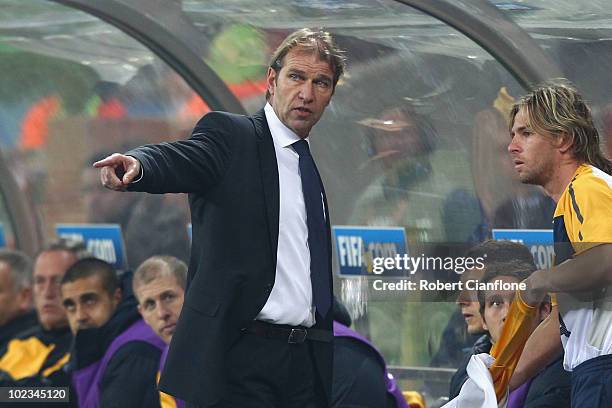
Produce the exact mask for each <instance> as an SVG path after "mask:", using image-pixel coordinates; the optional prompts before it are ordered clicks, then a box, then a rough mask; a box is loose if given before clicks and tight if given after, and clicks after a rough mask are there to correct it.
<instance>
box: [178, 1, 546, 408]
mask: <svg viewBox="0 0 612 408" xmlns="http://www.w3.org/2000/svg"><path fill="white" fill-rule="evenodd" d="M183 9H184V11H185V12H186V14H187V15H188V16H189V18H190V19H191V20H192V21H193V22H194V24H196V25H197V26H198V27H199V28H200V29H201V31H202V32H203V33H204V35H205V36H206V37H207V38H208V39H209V40H208V41H207V43H208V44H209V49H208V53H207V55H205V56H203V57H204V59H205V60H206V61H208V62H209V63H210V64H211V66H213V67H214V68H215V69H217V70H218V74H219V75H220V76H221V77H222V78H223V79H224V80H226V81H227V82H228V83H230V86H231V84H233V83H234V81H237V82H238V83H258V82H260V81H263V78H264V72H265V67H266V63H267V61H266V58H264V56H265V55H270V54H271V52H272V51H273V50H274V49H275V48H276V47H277V46H278V44H279V43H280V41H282V39H283V38H284V37H285V36H286V35H287V34H288V33H289V32H291V31H293V30H294V29H298V28H301V27H319V26H323V27H325V28H326V29H328V30H330V31H331V32H332V33H333V34H334V35H335V36H336V38H337V40H338V42H339V44H340V45H341V46H342V47H343V48H345V49H346V50H347V55H348V57H349V70H348V74H347V75H346V77H345V78H344V79H343V80H341V82H340V83H339V84H338V87H337V89H336V92H335V95H334V97H333V99H332V102H331V104H330V106H329V108H328V109H327V112H326V113H325V115H324V117H323V119H322V121H321V123H320V124H318V125H317V126H316V127H315V128H314V129H313V133H312V148H313V151H314V153H315V157H316V160H317V164H318V166H319V169H320V170H321V172H322V176H323V178H324V181H325V186H326V191H327V195H328V198H329V200H330V205H331V217H332V221H333V222H332V224H333V225H336V226H338V225H351V226H368V227H378V228H383V227H391V226H394V227H400V228H402V229H404V230H405V232H406V236H407V241H408V247H409V250H410V251H411V253H414V254H421V253H422V252H421V251H423V253H425V254H432V253H436V251H437V250H438V249H439V248H440V247H443V246H444V245H446V244H448V243H451V242H452V243H463V244H466V245H470V244H473V243H476V242H481V241H482V240H484V239H487V238H489V237H490V236H491V229H492V228H550V220H551V217H552V207H553V203H552V201H551V200H550V199H548V198H546V197H545V196H544V195H543V194H542V193H541V192H540V190H538V189H535V188H531V187H526V186H523V185H521V184H520V183H519V182H518V181H517V180H516V178H515V174H514V169H513V168H512V166H511V163H510V160H509V158H508V155H507V151H506V147H507V144H508V142H509V136H508V129H507V122H506V117H507V113H508V111H509V109H510V106H511V104H512V103H513V101H514V99H515V98H516V97H518V96H520V95H521V94H523V93H524V92H525V90H524V89H522V88H521V87H520V86H519V85H518V83H517V82H516V81H515V80H514V78H513V77H512V76H511V75H510V74H509V73H508V72H507V71H506V70H505V69H504V68H503V67H502V66H501V65H500V64H499V63H498V62H497V61H495V60H494V59H493V58H492V57H491V56H490V55H489V54H488V53H487V52H486V51H484V50H483V49H481V48H480V47H479V46H478V45H477V44H475V43H474V42H473V41H471V40H470V39H468V38H467V37H465V36H464V35H462V34H460V33H459V32H457V31H455V30H454V29H452V28H450V27H448V26H446V25H444V24H443V23H441V22H439V21H437V20H435V19H434V18H432V17H430V16H427V15H425V14H423V13H420V12H418V11H415V10H413V9H411V8H410V7H407V6H405V5H403V4H400V3H398V2H394V1H383V0H376V1H366V0H347V1H325V0H321V1H310V2H302V1H289V2H273V1H264V2H253V1H248V0H233V1H212V2H211V1H204V0H197V1H196V0H191V1H184V2H183ZM235 33H240V34H241V35H238V34H235ZM221 39H223V41H222V40H221ZM244 40H248V43H249V44H251V46H250V47H249V48H251V47H252V46H254V45H253V44H257V52H253V50H251V51H252V54H249V55H250V59H249V61H248V62H247V61H243V60H240V58H241V57H242V56H243V54H241V53H239V52H235V53H234V52H233V50H235V49H236V47H240V44H241V43H242V42H243V41H244ZM262 49H263V50H264V52H263V53H262V52H260V51H261V50H262ZM224 52H225V53H226V54H225V55H224V58H226V59H224V60H223V61H224V62H223V63H220V64H217V63H214V62H213V61H215V59H217V58H219V55H220V54H223V53H224ZM228 64H229V65H231V66H235V67H237V69H242V68H244V69H245V71H244V72H243V74H242V75H238V76H236V77H235V78H234V79H229V78H228V75H229V72H227V71H226V70H224V67H226V66H227V65H228ZM247 67H248V68H249V70H248V73H247V70H246V68H247ZM251 67H253V69H252V70H251ZM255 67H258V68H257V69H256V68H255ZM258 70H259V72H258ZM243 101H244V99H243ZM249 102H252V103H247V104H246V105H247V107H248V109H249V110H250V111H251V112H253V111H255V110H257V109H259V108H261V106H262V105H263V103H264V100H263V90H262V91H261V93H260V94H259V95H258V96H257V98H256V99H255V100H254V101H249ZM334 252H336V251H334ZM366 252H367V251H366ZM366 256H367V255H366ZM334 257H335V258H334V268H335V271H336V272H339V270H340V266H339V265H340V260H339V259H338V255H337V253H334ZM363 259H365V257H364V258H363ZM363 262H364V263H365V262H366V261H363ZM369 266H370V272H371V262H370V265H369ZM365 267H366V268H367V267H368V265H365ZM435 277H436V275H433V274H430V275H429V276H426V278H427V279H429V280H431V279H434V278H435ZM374 280H375V277H374V275H371V274H370V276H369V277H357V278H356V277H351V278H349V277H338V279H337V281H336V285H335V288H336V295H337V296H338V297H339V298H340V299H341V300H342V301H343V303H344V304H345V305H346V306H347V307H348V309H349V312H350V314H351V316H352V317H353V327H354V328H356V329H357V330H358V331H359V332H361V333H363V334H365V335H367V336H368V337H370V338H371V339H372V340H373V342H374V344H376V346H377V347H379V348H380V350H381V351H382V353H383V355H384V356H385V358H386V360H387V363H388V364H391V365H397V366H404V367H406V366H412V367H422V366H432V367H456V366H457V365H458V364H459V361H460V359H461V358H462V356H463V353H464V352H465V349H468V348H469V347H471V346H472V344H473V343H474V341H475V339H476V337H474V336H469V335H468V334H467V333H466V329H465V322H464V319H463V317H462V316H461V314H459V312H458V310H457V306H456V305H455V304H454V302H453V301H452V300H453V299H446V300H447V301H446V302H441V301H438V302H433V301H431V300H432V299H431V297H430V298H426V299H425V298H420V297H418V296H416V295H414V296H413V295H412V294H407V293H405V292H404V293H391V292H389V291H387V292H377V291H375V290H373V287H372V285H373V282H374ZM449 300H450V301H449ZM416 372H418V370H416ZM452 372H453V370H451V369H449V370H447V371H444V370H442V371H441V373H442V374H444V375H446V376H447V377H446V379H445V380H442V381H433V380H427V381H409V382H405V383H404V384H403V385H404V388H405V389H416V390H420V391H423V392H425V393H426V394H427V396H428V401H429V402H430V403H433V401H435V400H436V399H437V398H439V397H441V396H446V395H447V393H448V382H447V381H448V377H449V376H450V373H452ZM431 373H432V376H431V377H433V376H434V375H433V373H434V372H433V370H432V371H431ZM437 373H439V372H437ZM437 373H436V374H435V376H438V374H437ZM442 374H440V375H439V376H440V377H444V375H442ZM434 404H435V403H434ZM434 406H435V405H434Z"/></svg>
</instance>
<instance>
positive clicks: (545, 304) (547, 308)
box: [540, 302, 552, 320]
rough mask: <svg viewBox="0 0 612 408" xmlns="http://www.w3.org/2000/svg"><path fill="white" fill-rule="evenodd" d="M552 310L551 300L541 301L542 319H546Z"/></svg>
mask: <svg viewBox="0 0 612 408" xmlns="http://www.w3.org/2000/svg"><path fill="white" fill-rule="evenodd" d="M551 310H552V306H551V305H550V302H542V303H540V317H541V319H542V320H544V319H546V318H547V317H548V315H550V312H551Z"/></svg>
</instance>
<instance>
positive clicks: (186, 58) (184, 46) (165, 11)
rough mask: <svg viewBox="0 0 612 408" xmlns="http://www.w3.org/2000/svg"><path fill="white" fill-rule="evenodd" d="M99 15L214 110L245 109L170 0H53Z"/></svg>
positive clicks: (189, 23) (236, 111)
mask: <svg viewBox="0 0 612 408" xmlns="http://www.w3.org/2000/svg"><path fill="white" fill-rule="evenodd" d="M50 1H53V2H55V3H60V4H63V5H65V6H69V7H72V8H75V9H79V10H81V11H84V12H86V13H88V14H90V15H93V16H95V17H98V18H99V19H101V20H103V21H106V22H107V23H109V24H111V25H113V26H115V27H117V28H118V29H120V30H121V31H123V32H125V33H126V34H128V35H129V36H131V37H133V38H135V39H136V40H138V41H139V42H141V43H142V44H143V45H145V46H146V47H147V48H149V49H150V50H151V51H152V52H153V53H154V54H156V55H157V56H159V57H160V58H161V59H163V60H164V61H165V62H166V63H167V64H168V65H169V66H171V67H172V68H173V69H175V70H176V71H177V72H178V74H179V75H181V76H182V77H183V78H184V79H185V81H186V82H187V83H188V84H189V85H190V86H191V87H192V88H193V90H194V91H195V92H197V93H198V94H199V95H200V96H201V97H202V98H203V99H204V100H205V101H206V103H207V104H208V106H210V108H211V109H213V110H224V111H229V112H234V113H245V112H246V111H245V109H244V107H243V106H242V104H241V103H240V101H239V100H238V99H237V98H236V97H235V96H234V94H232V93H231V92H230V90H229V89H228V87H227V86H226V85H225V83H224V82H223V81H222V80H221V78H219V76H218V75H217V74H216V73H215V72H214V71H213V70H212V69H211V68H210V67H209V66H208V65H207V64H206V63H205V62H204V60H203V59H202V55H203V52H202V46H201V45H199V43H198V40H200V39H201V38H202V33H201V32H199V31H198V30H197V29H196V28H195V27H194V26H193V24H192V23H191V22H190V21H189V20H188V19H186V18H185V17H184V16H183V15H182V14H181V13H180V11H181V10H177V7H178V6H180V5H178V4H177V3H175V2H173V1H169V0H144V1H143V0H131V1H129V0H128V1H129V4H126V3H124V2H121V1H117V0H96V1H91V0H50Z"/></svg>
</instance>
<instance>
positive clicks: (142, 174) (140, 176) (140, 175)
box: [128, 155, 144, 184]
mask: <svg viewBox="0 0 612 408" xmlns="http://www.w3.org/2000/svg"><path fill="white" fill-rule="evenodd" d="M128 156H129V155H128ZM130 157H134V156H130ZM134 158H135V159H136V160H138V159H137V158H136V157H134ZM138 163H139V164H140V173H139V175H138V178H137V179H136V180H134V181H131V182H130V184H136V183H138V182H139V181H140V180H142V178H143V177H144V169H143V168H142V163H140V160H138Z"/></svg>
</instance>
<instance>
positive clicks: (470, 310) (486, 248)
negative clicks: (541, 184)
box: [449, 240, 535, 399]
mask: <svg viewBox="0 0 612 408" xmlns="http://www.w3.org/2000/svg"><path fill="white" fill-rule="evenodd" d="M466 257H468V258H471V259H476V258H483V259H484V268H480V269H479V268H474V269H469V270H467V271H465V273H464V274H463V275H462V276H461V281H462V282H463V283H464V284H465V282H467V281H468V280H478V281H480V280H482V278H483V276H484V274H485V271H486V270H487V265H490V264H493V263H501V264H504V263H508V262H513V261H521V262H525V263H527V264H530V265H532V267H535V265H534V262H533V256H532V255H531V252H530V251H529V248H527V247H526V246H525V245H523V244H519V243H516V242H512V241H495V240H488V241H485V242H483V243H481V244H478V245H475V246H474V247H472V248H471V249H470V250H469V251H468V253H467V254H466ZM457 305H458V306H459V308H460V309H461V314H462V315H463V317H464V319H465V324H466V326H467V332H468V333H470V334H481V336H480V337H479V338H478V339H477V340H476V342H475V343H474V346H473V347H472V349H471V350H470V351H469V353H467V354H466V355H465V357H464V359H463V361H462V362H461V364H459V368H458V369H457V371H456V372H455V374H454V375H453V377H452V379H451V383H450V392H449V399H453V398H455V397H456V396H457V395H459V391H460V390H461V386H462V385H463V383H464V382H465V380H467V378H468V375H467V372H466V367H467V365H468V363H469V361H470V358H471V357H472V355H475V354H480V353H489V351H490V350H491V339H490V337H489V333H488V332H487V330H486V329H485V328H484V326H483V321H482V316H481V314H480V306H481V304H480V303H479V301H478V291H476V290H467V289H464V290H462V291H461V292H460V293H459V296H458V297H457Z"/></svg>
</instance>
